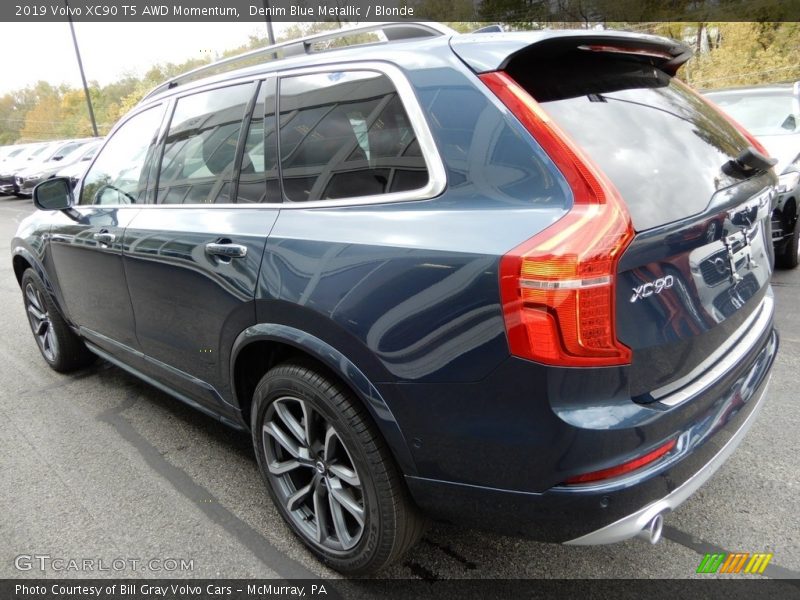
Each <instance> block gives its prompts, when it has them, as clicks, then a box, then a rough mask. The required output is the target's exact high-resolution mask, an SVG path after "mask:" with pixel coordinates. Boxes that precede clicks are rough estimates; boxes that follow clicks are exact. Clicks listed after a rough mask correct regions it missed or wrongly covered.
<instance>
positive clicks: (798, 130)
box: [704, 81, 800, 269]
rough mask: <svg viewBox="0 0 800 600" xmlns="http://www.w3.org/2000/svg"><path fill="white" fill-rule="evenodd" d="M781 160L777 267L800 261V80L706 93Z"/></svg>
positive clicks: (774, 234) (774, 220) (775, 214)
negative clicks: (799, 208)
mask: <svg viewBox="0 0 800 600" xmlns="http://www.w3.org/2000/svg"><path fill="white" fill-rule="evenodd" d="M704 94H705V96H706V97H707V98H709V99H710V100H711V101H712V102H714V104H716V105H717V106H719V107H720V108H721V109H722V110H724V111H725V112H727V113H728V114H729V115H731V116H732V117H733V118H734V119H736V120H737V121H738V122H739V123H741V124H742V125H744V126H745V127H746V128H747V129H748V130H749V131H750V133H752V134H753V135H754V136H755V137H756V139H757V140H758V141H759V142H761V144H762V145H763V146H764V147H765V148H766V149H767V151H768V152H769V154H770V156H772V157H773V158H776V159H778V163H777V164H776V165H775V173H777V174H778V194H779V196H778V204H777V206H776V207H775V209H774V211H773V213H772V241H773V242H774V244H775V259H776V263H777V264H778V265H779V266H782V267H785V268H788V269H793V268H795V267H796V266H797V265H798V263H800V219H798V215H800V211H798V204H799V203H800V81H795V82H793V83H776V84H770V85H759V86H752V87H739V88H730V89H725V90H714V91H709V92H704Z"/></svg>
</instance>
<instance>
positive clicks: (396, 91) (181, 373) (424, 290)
mask: <svg viewBox="0 0 800 600" xmlns="http://www.w3.org/2000/svg"><path fill="white" fill-rule="evenodd" d="M358 32H359V33H360V34H364V33H365V32H372V33H373V34H375V35H377V36H379V37H380V39H381V41H382V42H383V43H376V44H371V45H368V46H355V47H349V48H341V49H332V50H330V51H325V52H322V51H320V45H324V44H326V43H328V42H330V41H331V40H332V39H333V38H334V37H337V36H341V35H343V34H342V33H334V34H325V35H322V36H317V37H314V38H310V39H305V40H301V41H297V42H291V43H286V44H281V45H278V46H275V47H272V48H269V49H267V50H260V51H256V52H255V53H251V54H249V55H246V56H244V57H239V58H237V59H234V60H232V61H226V62H230V64H215V65H213V67H212V68H211V69H209V68H203V69H200V70H199V71H197V72H192V73H188V74H186V75H183V76H180V77H178V78H176V79H174V80H171V81H169V82H167V83H166V84H164V85H162V86H159V87H158V88H157V89H155V90H154V91H153V92H152V93H150V94H149V95H148V96H147V97H146V98H145V99H144V100H143V101H142V102H141V103H140V104H139V106H137V107H136V108H135V109H134V110H133V111H132V112H131V113H130V114H129V115H127V116H126V117H125V118H124V119H122V121H121V122H120V123H119V124H118V125H117V126H116V127H115V128H114V130H113V131H112V132H111V134H110V135H109V136H108V138H107V140H106V141H105V144H104V146H103V148H102V149H101V150H100V151H99V152H98V153H97V155H96V156H95V158H94V160H93V162H92V164H91V166H90V167H89V168H88V170H87V172H86V174H85V175H84V176H83V178H82V179H81V180H80V181H79V182H78V183H77V184H76V185H75V187H74V188H73V187H72V185H71V184H70V182H69V181H68V180H66V179H53V180H50V181H47V182H45V183H42V184H40V185H39V186H38V187H37V188H36V190H35V202H36V205H37V207H38V208H40V209H41V210H40V211H38V212H37V213H36V214H34V215H32V216H31V217H29V218H27V219H26V220H25V221H24V222H23V223H22V224H21V226H20V227H19V231H18V233H17V235H16V237H15V238H14V240H13V242H12V244H11V248H12V254H13V266H14V272H15V273H16V276H17V278H18V280H19V283H20V286H21V289H22V295H23V299H24V303H25V307H26V310H27V315H28V318H29V320H30V324H31V328H32V330H33V334H34V337H35V339H36V342H37V343H38V345H39V348H40V350H41V352H42V355H43V357H44V359H45V360H46V361H47V363H48V364H49V365H50V366H51V367H53V368H54V369H56V370H58V371H63V372H66V371H70V370H74V369H77V368H80V367H82V366H84V365H86V364H87V363H88V362H89V361H91V360H92V359H93V358H94V357H96V356H100V357H102V358H104V359H106V360H108V361H110V362H112V363H114V364H116V365H119V366H120V367H121V368H123V369H126V370H128V371H130V372H132V373H134V374H136V375H137V376H139V377H141V378H142V379H144V380H146V381H147V382H149V383H151V384H152V385H154V386H156V387H158V388H160V389H162V390H165V391H167V392H169V393H170V394H172V395H174V396H175V397H177V398H178V399H180V400H182V401H184V402H187V403H188V404H191V405H192V406H194V407H196V408H198V409H199V410H202V411H204V412H206V413H209V414H211V415H214V416H215V417H216V418H218V419H219V420H220V421H222V422H223V423H225V424H227V425H230V426H232V427H237V428H240V429H243V430H249V431H250V432H251V434H252V440H253V445H254V449H255V454H256V457H257V460H258V464H259V467H260V470H261V472H262V474H263V477H264V480H265V482H266V486H267V489H268V490H269V493H270V494H271V496H272V498H273V500H274V502H275V504H276V506H277V507H278V509H279V511H280V512H281V514H282V515H283V517H284V518H285V519H286V521H287V522H288V523H289V525H290V526H291V528H292V529H293V531H294V532H295V533H296V534H297V535H298V536H299V538H300V539H301V540H302V541H303V542H304V543H305V544H306V545H307V546H308V547H309V548H310V549H311V550H312V551H313V552H314V553H315V554H316V555H317V556H319V557H320V559H321V560H323V561H325V562H326V563H327V564H329V565H330V566H332V567H333V568H335V569H338V570H340V571H342V572H345V573H351V574H356V573H366V572H374V571H376V570H378V569H380V568H382V567H383V566H385V565H387V564H389V563H390V562H392V561H394V560H397V559H398V558H399V557H400V556H401V555H402V554H403V553H404V552H405V551H406V550H407V549H408V548H409V547H411V546H412V545H413V544H414V543H415V542H416V541H417V540H418V539H419V536H420V534H421V532H422V529H423V526H424V524H425V521H426V518H427V517H435V518H440V519H448V520H451V521H454V522H458V523H465V524H474V525H476V526H483V527H487V526H489V527H493V528H495V529H498V530H501V531H504V532H508V533H512V534H520V535H525V536H530V537H533V538H535V539H538V540H543V541H552V542H565V543H569V544H601V543H609V542H614V541H618V540H623V539H626V538H629V537H633V536H635V535H640V534H643V535H644V536H645V537H648V538H649V539H650V540H651V541H653V542H655V541H656V540H657V539H658V537H659V535H660V531H661V524H662V518H663V515H665V514H666V513H668V512H670V511H671V510H673V509H674V508H676V507H677V506H678V505H679V504H680V503H681V502H682V501H684V500H685V499H686V498H687V497H688V496H689V495H690V494H691V493H692V492H693V491H694V490H696V489H697V488H698V487H699V486H700V485H701V484H702V483H703V482H704V481H705V480H706V479H708V477H710V476H711V474H712V473H713V472H714V471H715V470H716V469H717V468H718V467H719V466H720V464H721V463H722V462H723V461H724V460H725V459H726V458H727V457H728V456H729V455H730V453H731V452H732V451H733V450H734V449H735V447H736V446H737V445H738V444H739V442H740V441H741V439H742V437H743V435H744V434H745V432H746V431H747V429H748V428H749V427H750V426H751V424H752V422H753V420H754V418H755V416H756V413H757V411H758V409H759V407H760V405H761V404H762V403H763V401H764V396H765V391H766V388H767V384H768V381H769V376H770V370H771V368H772V364H773V361H774V358H775V354H776V352H777V348H778V338H777V334H776V332H775V331H774V329H773V298H772V293H771V291H770V286H769V280H770V274H771V272H772V264H773V250H772V244H771V243H770V229H769V214H770V209H771V203H772V201H773V197H774V193H775V192H774V188H775V183H776V177H775V175H774V173H773V171H772V169H771V165H772V163H773V161H772V160H771V159H769V158H768V157H767V156H765V152H764V151H763V148H761V147H760V146H759V145H758V142H757V141H755V140H754V139H753V138H752V137H750V136H749V135H748V134H747V133H746V132H745V131H744V130H743V129H741V127H739V126H738V125H737V124H736V123H734V122H732V121H730V120H728V119H727V118H726V117H724V116H723V115H722V114H720V113H719V112H718V111H717V110H716V109H714V108H713V107H712V106H710V105H709V104H707V103H706V102H705V101H703V99H702V98H700V97H699V96H698V95H697V94H696V93H695V92H693V91H692V90H690V89H689V88H687V87H686V86H685V85H683V84H682V83H681V82H680V81H679V80H678V79H677V78H676V77H675V73H676V70H677V69H678V68H679V66H680V65H681V64H682V63H683V62H685V61H686V60H687V58H688V57H689V51H688V49H687V48H686V47H685V46H684V45H683V44H681V43H679V42H674V41H671V40H667V39H663V38H658V37H652V36H643V35H633V34H626V33H615V32H595V31H548V32H533V33H476V34H469V35H456V34H454V33H453V32H450V31H448V30H446V29H445V28H443V27H440V26H437V25H434V24H410V23H400V24H389V25H386V24H383V25H370V26H367V27H365V28H362V29H360V30H358ZM275 57H277V60H270V58H275ZM243 61H244V62H248V63H249V64H248V66H244V67H241V66H240V68H237V69H235V70H231V69H230V67H233V66H236V65H241V63H242V62H243Z"/></svg>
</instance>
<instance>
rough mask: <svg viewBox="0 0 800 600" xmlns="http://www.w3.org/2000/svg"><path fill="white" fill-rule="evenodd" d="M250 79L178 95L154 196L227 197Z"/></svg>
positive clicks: (186, 200) (189, 200)
mask: <svg viewBox="0 0 800 600" xmlns="http://www.w3.org/2000/svg"><path fill="white" fill-rule="evenodd" d="M253 92H254V90H253V84H252V83H245V84H240V85H233V86H229V87H225V88H218V89H215V90H209V91H206V92H199V93H197V94H192V95H191V96H185V97H183V98H181V99H179V100H178V102H177V104H176V106H175V112H174V114H173V115H172V121H171V122H170V126H169V133H168V134H167V140H166V145H165V147H164V157H163V158H162V160H161V169H160V171H159V175H158V196H157V200H156V201H157V202H159V203H161V204H203V203H211V202H217V203H227V202H231V193H232V190H231V187H232V182H233V176H234V166H235V160H236V145H237V143H238V141H239V131H240V130H241V128H242V118H243V117H244V113H245V109H246V108H247V105H248V103H249V102H250V99H251V98H252V97H253Z"/></svg>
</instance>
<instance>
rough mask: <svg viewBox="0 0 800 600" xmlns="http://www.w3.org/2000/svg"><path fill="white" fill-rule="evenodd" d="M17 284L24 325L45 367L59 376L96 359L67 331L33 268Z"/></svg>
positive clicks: (78, 339)
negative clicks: (25, 316) (20, 290)
mask: <svg viewBox="0 0 800 600" xmlns="http://www.w3.org/2000/svg"><path fill="white" fill-rule="evenodd" d="M20 285H21V287H22V300H23V302H24V303H25V313H26V315H27V317H28V323H29V324H30V326H31V331H32V332H33V337H34V339H35V340H36V345H37V346H38V347H39V352H41V353H42V357H43V358H44V360H45V361H46V362H47V364H48V365H50V367H51V368H52V369H54V370H56V371H58V372H59V373H68V372H70V371H75V370H77V369H81V368H83V367H85V366H87V365H90V364H91V363H92V362H94V361H95V359H96V358H97V357H96V356H95V355H94V354H92V353H91V352H90V351H89V350H88V349H87V348H86V346H85V345H84V343H83V341H81V339H80V338H79V337H78V336H77V335H75V333H74V332H73V331H72V330H71V329H70V328H69V326H68V325H67V323H66V322H65V321H64V317H62V316H61V313H60V312H58V308H56V305H55V303H54V302H53V299H52V298H51V297H50V294H49V293H48V292H47V289H46V287H45V285H44V283H43V282H42V280H41V278H40V277H39V276H38V275H37V274H36V272H35V271H34V270H33V269H27V270H26V271H25V272H24V273H23V274H22V281H21V283H20Z"/></svg>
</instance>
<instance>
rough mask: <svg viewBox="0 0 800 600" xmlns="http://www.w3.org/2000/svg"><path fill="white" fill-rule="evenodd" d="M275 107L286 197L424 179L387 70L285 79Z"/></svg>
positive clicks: (352, 192)
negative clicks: (277, 116) (278, 123)
mask: <svg viewBox="0 0 800 600" xmlns="http://www.w3.org/2000/svg"><path fill="white" fill-rule="evenodd" d="M279 106H280V159H281V173H282V180H283V191H284V194H285V195H286V198H287V199H288V200H291V201H293V202H305V201H311V200H324V199H336V198H356V197H359V196H374V195H380V194H386V193H390V192H402V191H409V190H415V189H419V188H422V187H424V186H425V185H426V184H427V183H428V171H427V168H426V165H425V160H424V158H423V156H422V152H421V151H420V146H419V143H418V142H417V137H416V134H415V133H414V128H413V127H412V125H411V122H410V121H409V118H408V115H407V114H406V110H405V108H404V107H403V103H402V101H401V99H400V96H399V95H398V93H397V90H396V89H395V87H394V85H393V84H392V82H391V80H390V79H389V78H388V77H386V76H385V75H383V74H380V73H377V72H375V71H340V72H334V73H317V74H313V75H300V76H296V77H285V78H283V79H282V80H281V83H280V102H279Z"/></svg>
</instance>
